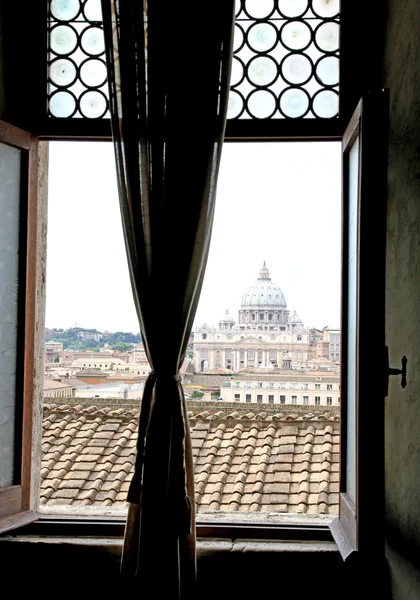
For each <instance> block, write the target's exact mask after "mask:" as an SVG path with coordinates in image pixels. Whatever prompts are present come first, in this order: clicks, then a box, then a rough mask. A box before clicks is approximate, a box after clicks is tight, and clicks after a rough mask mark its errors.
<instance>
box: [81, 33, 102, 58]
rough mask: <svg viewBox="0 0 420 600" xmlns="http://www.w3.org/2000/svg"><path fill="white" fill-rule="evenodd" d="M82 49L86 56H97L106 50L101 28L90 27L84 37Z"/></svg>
mask: <svg viewBox="0 0 420 600" xmlns="http://www.w3.org/2000/svg"><path fill="white" fill-rule="evenodd" d="M81 43H82V49H83V50H84V52H86V54H90V55H92V56H97V55H99V54H102V52H103V51H104V50H105V42H104V32H103V31H102V29H99V27H88V28H87V29H85V30H84V32H83V35H82V40H81Z"/></svg>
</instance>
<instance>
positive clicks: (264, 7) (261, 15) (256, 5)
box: [245, 0, 274, 19]
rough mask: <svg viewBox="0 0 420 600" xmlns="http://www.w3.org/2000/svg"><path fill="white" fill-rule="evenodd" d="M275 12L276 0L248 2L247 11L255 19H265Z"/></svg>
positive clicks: (250, 0) (248, 0)
mask: <svg viewBox="0 0 420 600" xmlns="http://www.w3.org/2000/svg"><path fill="white" fill-rule="evenodd" d="M273 10H274V0H246V2H245V11H246V12H247V13H248V15H249V16H250V17H251V18H253V19H265V18H267V17H268V16H269V15H271V13H272V12H273Z"/></svg>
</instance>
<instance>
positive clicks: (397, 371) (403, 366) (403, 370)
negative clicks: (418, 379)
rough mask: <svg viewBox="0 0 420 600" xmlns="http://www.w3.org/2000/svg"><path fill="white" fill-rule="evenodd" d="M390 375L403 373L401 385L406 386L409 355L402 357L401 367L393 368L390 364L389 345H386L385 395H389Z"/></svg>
mask: <svg viewBox="0 0 420 600" xmlns="http://www.w3.org/2000/svg"><path fill="white" fill-rule="evenodd" d="M390 375H401V387H402V388H405V387H406V385H407V357H406V356H403V357H402V359H401V369H392V368H390V366H389V352H388V346H385V370H384V396H385V397H386V396H388V384H389V376H390Z"/></svg>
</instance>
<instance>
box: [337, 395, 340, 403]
mask: <svg viewBox="0 0 420 600" xmlns="http://www.w3.org/2000/svg"><path fill="white" fill-rule="evenodd" d="M337 403H338V404H340V396H338V398H337Z"/></svg>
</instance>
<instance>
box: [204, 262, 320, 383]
mask: <svg viewBox="0 0 420 600" xmlns="http://www.w3.org/2000/svg"><path fill="white" fill-rule="evenodd" d="M311 358H313V355H312V353H311V334H310V330H309V329H308V328H307V327H305V326H304V325H303V323H302V321H301V320H300V319H299V317H298V316H297V314H296V312H294V313H293V314H292V315H290V311H289V310H288V308H287V304H286V298H285V296H284V294H283V292H282V291H281V289H280V287H279V286H278V285H277V284H276V283H274V282H273V281H272V280H271V278H270V273H269V270H268V268H267V267H266V264H265V262H264V264H263V266H262V268H261V270H260V272H259V275H258V278H257V280H256V281H255V282H254V283H253V284H252V285H250V286H249V288H248V289H247V290H246V292H245V294H244V296H243V298H242V303H241V308H240V309H239V313H238V322H237V323H236V322H235V320H234V319H233V317H232V316H230V315H229V312H228V311H226V314H225V315H223V317H222V318H221V319H220V321H219V323H218V326H217V327H209V326H208V325H207V324H204V325H202V326H201V327H198V328H197V329H196V330H195V332H194V363H195V364H194V366H195V371H196V372H202V371H208V370H212V369H218V368H225V369H230V370H232V371H239V370H240V369H246V368H248V369H253V368H290V367H291V366H292V365H296V366H301V367H303V366H304V365H305V364H306V363H307V362H308V360H310V359H311Z"/></svg>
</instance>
